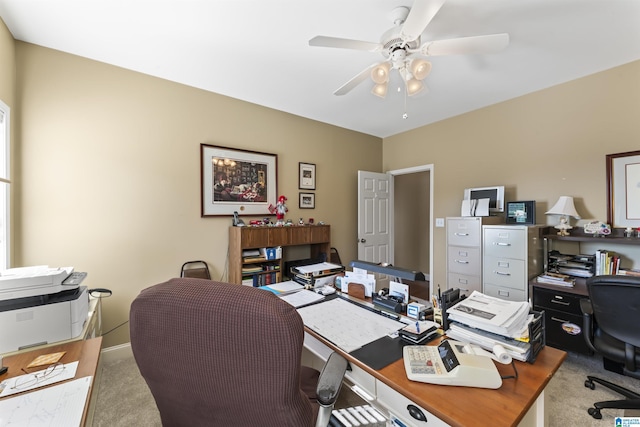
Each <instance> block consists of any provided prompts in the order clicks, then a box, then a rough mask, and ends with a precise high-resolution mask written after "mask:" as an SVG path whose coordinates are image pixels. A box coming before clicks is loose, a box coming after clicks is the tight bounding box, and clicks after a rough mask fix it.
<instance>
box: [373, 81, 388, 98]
mask: <svg viewBox="0 0 640 427" xmlns="http://www.w3.org/2000/svg"><path fill="white" fill-rule="evenodd" d="M387 86H388V84H387V83H380V84H377V85H375V86H373V89H371V93H372V94H374V95H376V96H379V97H380V98H384V97H385V96H387Z"/></svg>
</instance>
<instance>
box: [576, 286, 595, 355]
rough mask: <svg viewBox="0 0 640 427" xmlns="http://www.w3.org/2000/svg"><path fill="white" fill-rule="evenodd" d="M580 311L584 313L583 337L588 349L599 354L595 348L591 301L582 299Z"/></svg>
mask: <svg viewBox="0 0 640 427" xmlns="http://www.w3.org/2000/svg"><path fill="white" fill-rule="evenodd" d="M580 310H581V311H582V335H583V336H584V341H585V343H586V344H587V347H589V349H591V351H594V352H597V350H596V349H595V347H594V346H593V333H594V330H593V306H592V305H591V300H589V299H586V298H582V299H581V300H580Z"/></svg>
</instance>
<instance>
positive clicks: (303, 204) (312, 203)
mask: <svg viewBox="0 0 640 427" xmlns="http://www.w3.org/2000/svg"><path fill="white" fill-rule="evenodd" d="M298 207H299V208H300V209H315V207H316V195H315V194H313V193H300V202H299V204H298Z"/></svg>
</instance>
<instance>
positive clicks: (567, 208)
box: [545, 196, 580, 219]
mask: <svg viewBox="0 0 640 427" xmlns="http://www.w3.org/2000/svg"><path fill="white" fill-rule="evenodd" d="M545 213H546V214H547V215H565V216H572V217H574V218H576V219H580V214H579V213H578V212H577V211H576V207H575V206H574V204H573V197H571V196H560V198H559V199H558V201H557V202H556V204H555V205H553V207H552V208H551V209H549V210H548V211H547V212H545Z"/></svg>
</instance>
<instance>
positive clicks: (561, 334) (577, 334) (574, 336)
mask: <svg viewBox="0 0 640 427" xmlns="http://www.w3.org/2000/svg"><path fill="white" fill-rule="evenodd" d="M533 309H534V310H536V311H539V310H544V317H545V318H544V322H545V337H546V340H547V345H548V346H550V347H555V348H559V349H560V350H565V351H575V352H578V353H583V354H591V350H589V347H587V344H586V343H585V342H584V334H583V332H582V316H577V315H574V314H567V313H565V312H562V311H556V310H550V309H547V308H543V307H536V306H535V305H534V306H533Z"/></svg>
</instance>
